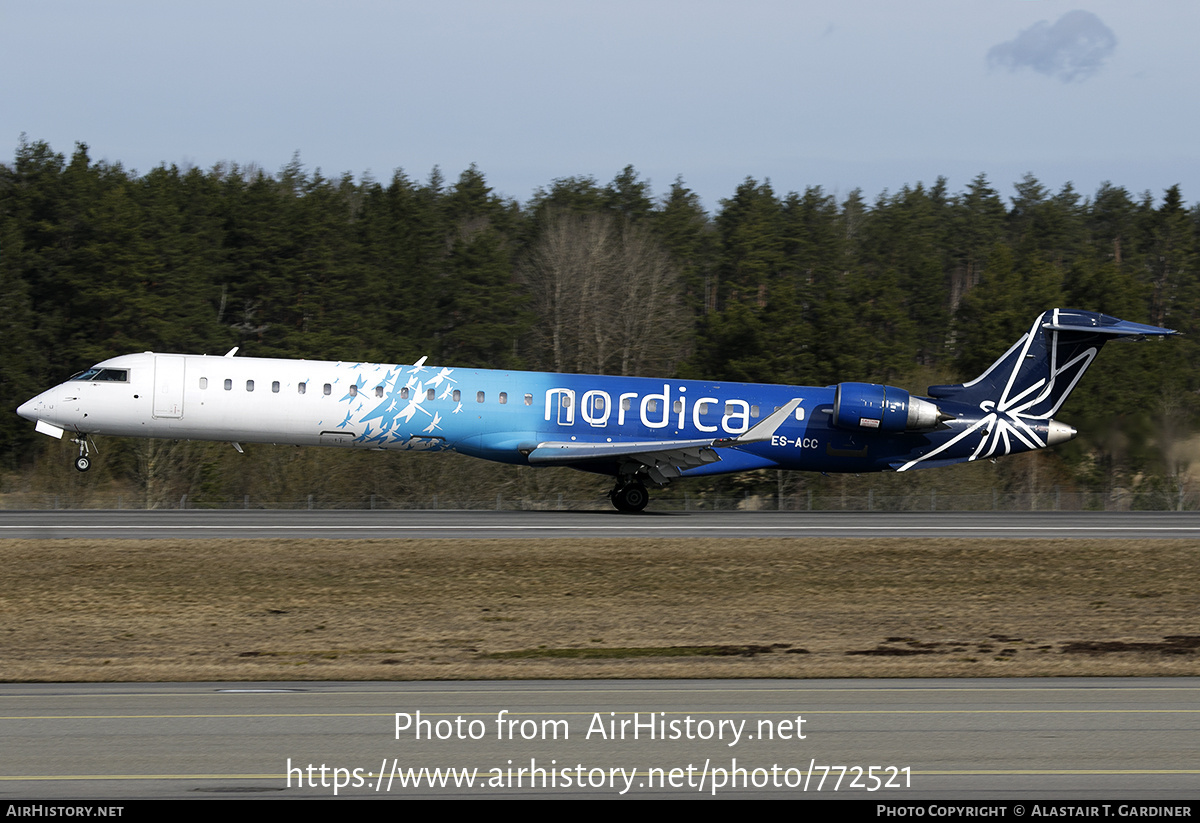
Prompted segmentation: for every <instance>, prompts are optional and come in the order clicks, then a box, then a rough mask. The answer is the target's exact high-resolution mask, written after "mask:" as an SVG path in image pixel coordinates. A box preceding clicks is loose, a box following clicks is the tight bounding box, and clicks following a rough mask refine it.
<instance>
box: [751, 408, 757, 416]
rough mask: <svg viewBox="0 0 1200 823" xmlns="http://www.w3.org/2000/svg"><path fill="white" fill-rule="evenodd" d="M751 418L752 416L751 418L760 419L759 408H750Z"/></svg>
mask: <svg viewBox="0 0 1200 823" xmlns="http://www.w3.org/2000/svg"><path fill="white" fill-rule="evenodd" d="M750 416H751V417H758V406H751V407H750Z"/></svg>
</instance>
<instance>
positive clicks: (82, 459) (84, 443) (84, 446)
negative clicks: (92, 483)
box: [71, 434, 92, 472]
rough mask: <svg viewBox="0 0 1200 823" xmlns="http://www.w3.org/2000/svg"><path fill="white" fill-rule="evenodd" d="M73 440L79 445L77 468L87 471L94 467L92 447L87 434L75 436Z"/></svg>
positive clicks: (77, 469)
mask: <svg viewBox="0 0 1200 823" xmlns="http://www.w3.org/2000/svg"><path fill="white" fill-rule="evenodd" d="M71 442H72V443H75V444H76V445H78V446H79V456H78V457H76V458H75V470H76V471H81V472H85V471H87V470H88V469H90V468H91V467H92V459H91V448H90V446H89V443H88V437H87V435H86V434H85V435H83V436H82V437H73V438H71Z"/></svg>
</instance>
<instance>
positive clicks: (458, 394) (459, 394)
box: [450, 389, 462, 403]
mask: <svg viewBox="0 0 1200 823" xmlns="http://www.w3.org/2000/svg"><path fill="white" fill-rule="evenodd" d="M450 396H451V397H452V398H454V402H455V403H457V402H459V401H460V400H462V392H460V391H459V390H458V389H455V390H454V394H452V395H450Z"/></svg>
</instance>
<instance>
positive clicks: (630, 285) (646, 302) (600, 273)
mask: <svg viewBox="0 0 1200 823" xmlns="http://www.w3.org/2000/svg"><path fill="white" fill-rule="evenodd" d="M525 279H526V283H527V285H528V286H529V288H530V290H531V292H532V293H533V297H534V302H535V307H536V310H537V312H538V313H539V315H540V316H541V317H542V318H543V324H542V325H541V326H540V327H539V328H538V337H539V340H538V342H539V343H540V346H539V349H540V353H541V355H542V357H541V361H542V362H541V365H542V366H544V367H545V368H548V369H552V370H553V371H574V372H580V373H594V374H614V373H619V374H642V373H646V372H657V373H669V372H671V371H672V370H673V367H674V363H675V362H676V361H677V360H678V359H679V358H680V357H681V356H682V346H683V340H684V333H685V330H686V319H685V316H684V313H683V311H682V308H681V306H682V294H681V286H680V280H679V276H678V272H677V269H676V267H675V265H674V263H673V262H672V261H671V259H670V256H669V255H668V254H667V252H666V251H665V250H664V249H663V247H662V245H661V243H660V242H659V241H658V239H657V238H656V237H655V236H654V235H653V233H651V231H650V230H649V229H648V228H646V227H645V226H644V225H642V224H639V223H632V222H629V221H627V220H624V221H623V220H619V219H618V218H615V217H614V216H612V215H609V214H583V215H580V214H570V213H565V212H563V213H557V214H553V215H551V216H550V217H549V218H548V219H547V221H546V224H545V226H544V227H543V230H542V233H541V238H540V239H539V240H538V242H537V243H536V244H535V246H534V249H533V252H532V254H531V255H530V258H529V261H528V263H527V265H526V266H525Z"/></svg>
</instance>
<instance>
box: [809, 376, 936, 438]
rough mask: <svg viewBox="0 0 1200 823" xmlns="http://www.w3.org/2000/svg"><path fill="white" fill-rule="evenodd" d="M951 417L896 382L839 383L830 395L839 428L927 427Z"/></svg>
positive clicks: (905, 429)
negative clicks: (890, 383)
mask: <svg viewBox="0 0 1200 823" xmlns="http://www.w3.org/2000/svg"><path fill="white" fill-rule="evenodd" d="M952 419H953V418H952V417H951V416H950V415H948V414H944V413H943V412H942V410H941V409H939V408H938V407H937V406H936V405H935V404H933V403H930V402H929V401H928V400H922V399H921V398H919V397H912V396H911V395H910V394H909V393H908V392H906V391H905V390H904V389H898V388H896V387H895V386H884V385H880V384H878V383H838V384H837V388H836V390H835V391H834V395H833V425H835V426H837V427H838V428H839V429H849V430H851V431H859V430H861V429H875V430H878V431H887V432H906V431H908V432H912V431H928V430H930V429H936V428H937V427H938V425H939V424H941V423H942V421H945V420H952Z"/></svg>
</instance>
